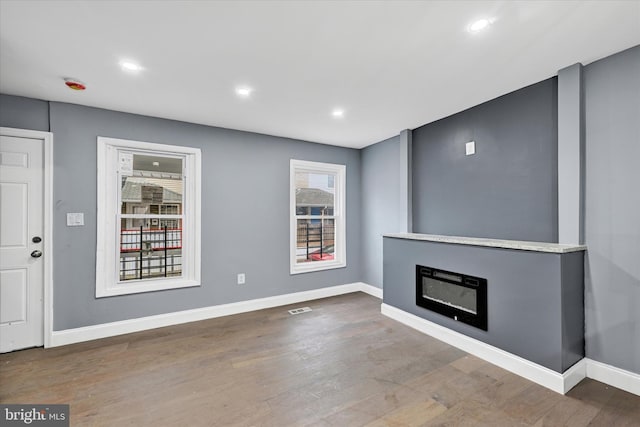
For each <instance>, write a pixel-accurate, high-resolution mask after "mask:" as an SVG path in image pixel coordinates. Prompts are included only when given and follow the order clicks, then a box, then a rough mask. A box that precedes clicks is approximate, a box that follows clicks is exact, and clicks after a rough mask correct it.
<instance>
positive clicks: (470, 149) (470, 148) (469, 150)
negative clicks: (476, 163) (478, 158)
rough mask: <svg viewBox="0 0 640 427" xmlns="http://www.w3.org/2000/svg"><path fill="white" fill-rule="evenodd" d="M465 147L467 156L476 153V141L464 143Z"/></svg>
mask: <svg viewBox="0 0 640 427" xmlns="http://www.w3.org/2000/svg"><path fill="white" fill-rule="evenodd" d="M464 149H465V153H466V155H467V156H470V155H472V154H476V142H475V141H469V142H467V143H466V144H465V145H464Z"/></svg>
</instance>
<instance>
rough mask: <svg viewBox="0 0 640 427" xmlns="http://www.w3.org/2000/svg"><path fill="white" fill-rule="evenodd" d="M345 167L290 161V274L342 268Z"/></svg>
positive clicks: (344, 257) (344, 248) (344, 249)
mask: <svg viewBox="0 0 640 427" xmlns="http://www.w3.org/2000/svg"><path fill="white" fill-rule="evenodd" d="M345 170H346V168H345V166H344V165H334V164H329V163H316V162H307V161H302V160H291V165H290V205H291V207H290V209H291V214H290V218H291V219H290V223H291V231H290V236H291V237H290V238H291V249H290V250H291V261H290V264H291V274H298V273H306V272H311V271H318V270H327V269H330V268H340V267H345V266H346V265H347V263H346V243H345V242H346V235H345V181H346V177H345V175H346V174H345Z"/></svg>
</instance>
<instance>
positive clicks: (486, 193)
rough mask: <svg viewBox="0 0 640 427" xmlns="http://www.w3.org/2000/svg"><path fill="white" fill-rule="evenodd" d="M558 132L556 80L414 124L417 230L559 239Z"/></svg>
mask: <svg viewBox="0 0 640 427" xmlns="http://www.w3.org/2000/svg"><path fill="white" fill-rule="evenodd" d="M557 132H558V124H557V79H556V78H551V79H548V80H544V81H542V82H540V83H536V84H534V85H531V86H528V87H526V88H523V89H520V90H518V91H515V92H512V93H510V94H507V95H504V96H502V97H500V98H497V99H494V100H492V101H489V102H486V103H484V104H481V105H478V106H476V107H473V108H470V109H468V110H465V111H463V112H460V113H458V114H455V115H453V116H450V117H447V118H444V119H442V120H439V121H436V122H433V123H430V124H427V125H425V126H422V127H420V128H417V129H415V130H414V131H413V162H412V164H413V231H414V232H416V233H427V234H444V235H456V236H469V237H489V238H501V239H514V240H532V241H543V242H557V241H558V240H557V239H558V218H557V216H558V202H557V197H558V196H557V195H558V191H557V185H558V179H557V169H558V160H557V159H558V153H557V150H558V145H557V141H558V137H557ZM471 140H475V142H476V154H475V155H472V156H465V143H466V142H468V141H471Z"/></svg>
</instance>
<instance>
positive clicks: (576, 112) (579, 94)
mask: <svg viewBox="0 0 640 427" xmlns="http://www.w3.org/2000/svg"><path fill="white" fill-rule="evenodd" d="M558 243H565V244H583V243H584V90H583V84H582V64H574V65H572V66H570V67H567V68H563V69H562V70H560V71H558Z"/></svg>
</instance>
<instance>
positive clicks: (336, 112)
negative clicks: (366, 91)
mask: <svg viewBox="0 0 640 427" xmlns="http://www.w3.org/2000/svg"><path fill="white" fill-rule="evenodd" d="M331 115H332V116H333V117H335V118H337V119H341V118H342V117H344V110H343V109H341V108H336V109H335V110H333V111H332V112H331Z"/></svg>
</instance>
